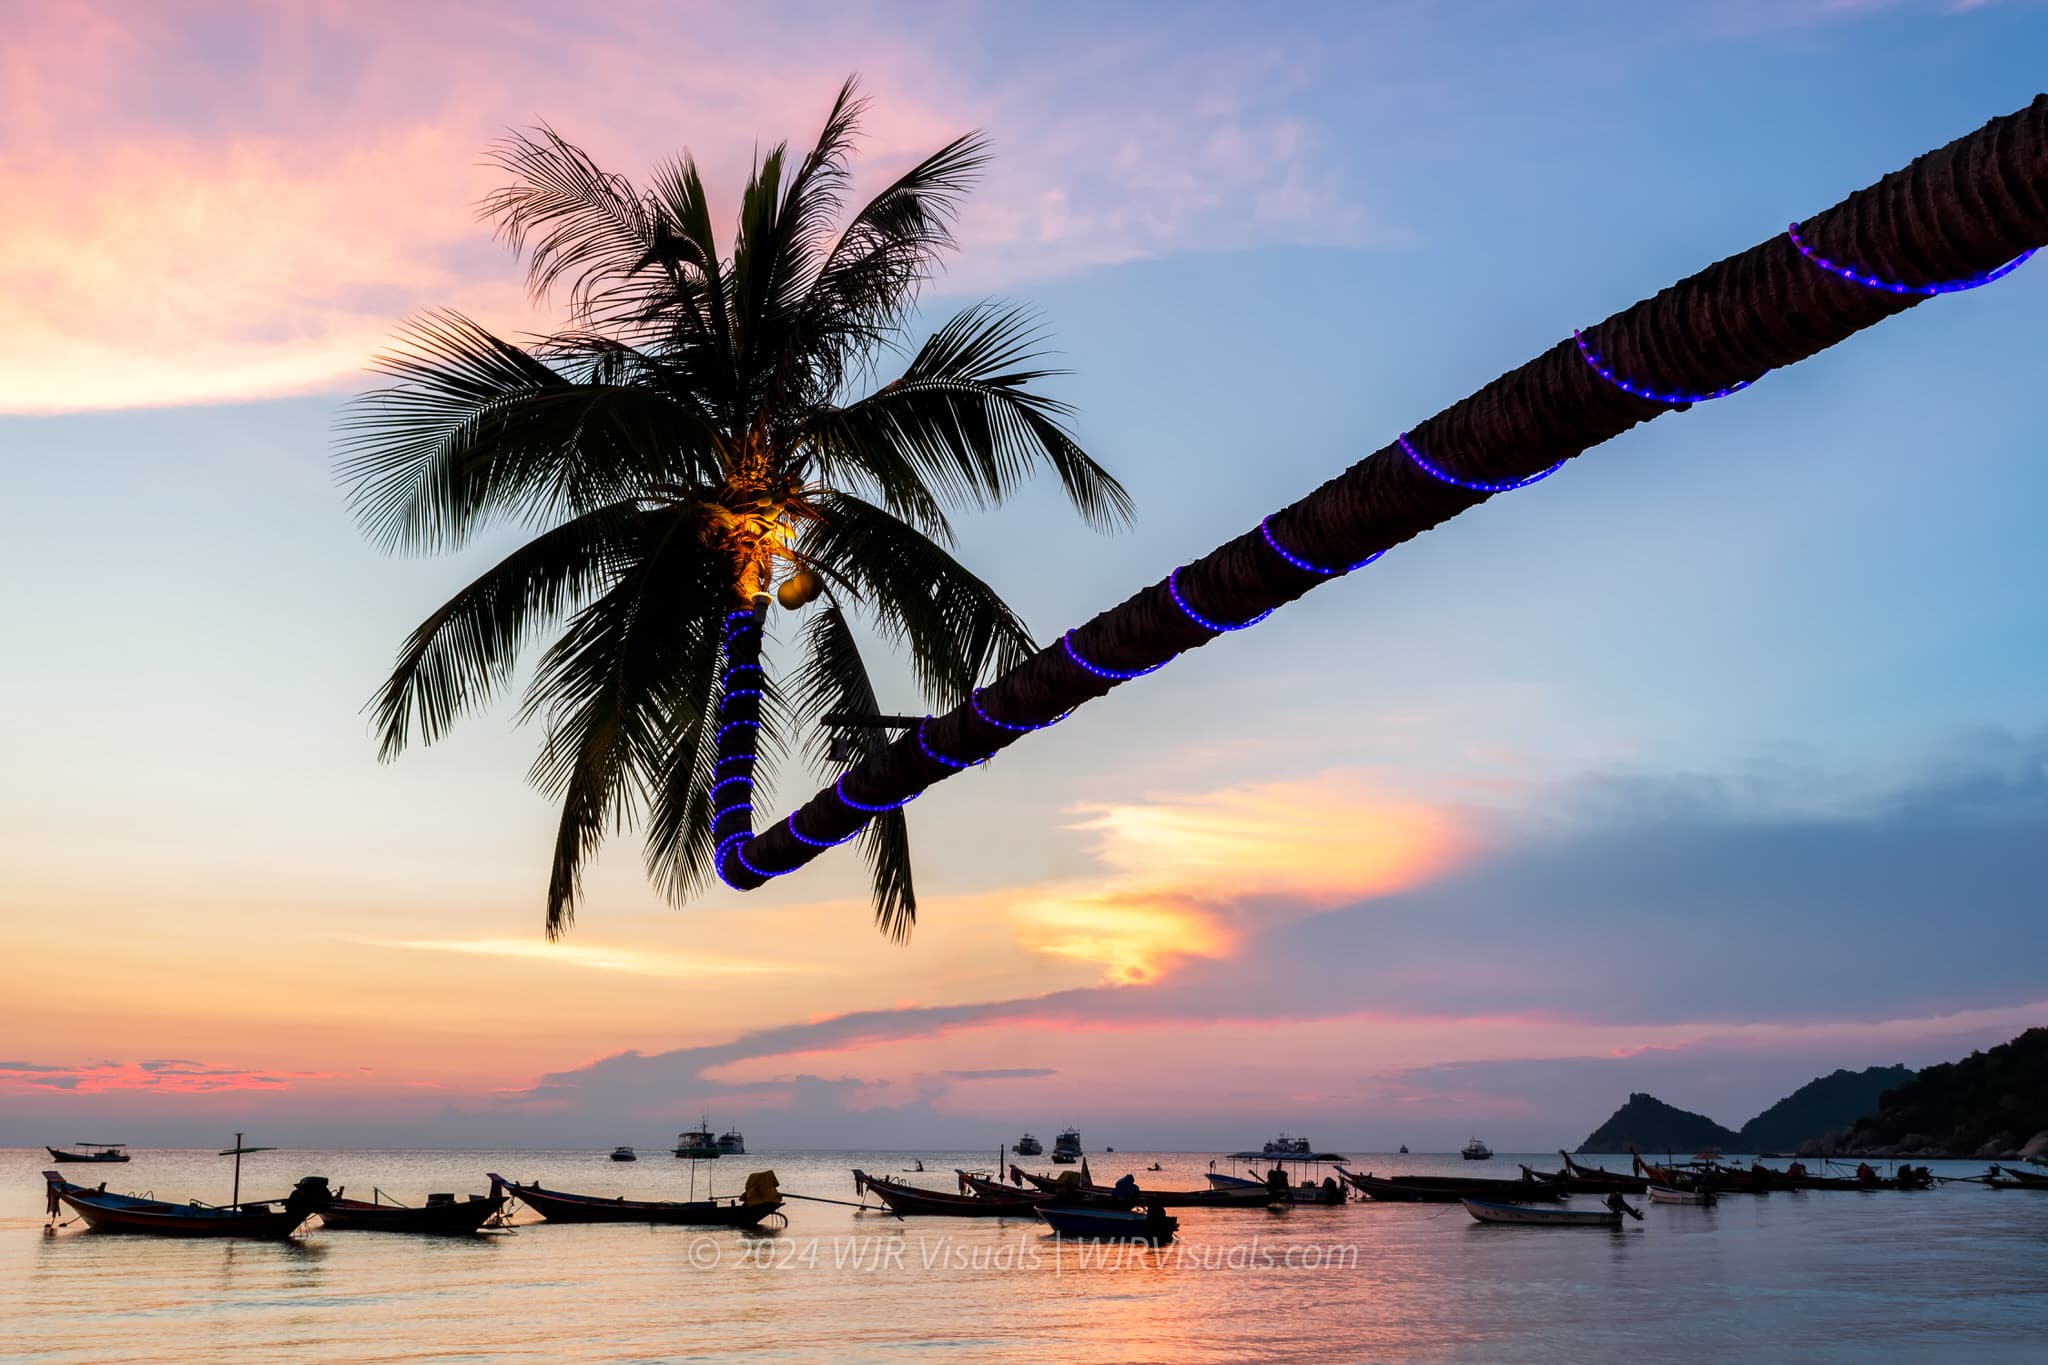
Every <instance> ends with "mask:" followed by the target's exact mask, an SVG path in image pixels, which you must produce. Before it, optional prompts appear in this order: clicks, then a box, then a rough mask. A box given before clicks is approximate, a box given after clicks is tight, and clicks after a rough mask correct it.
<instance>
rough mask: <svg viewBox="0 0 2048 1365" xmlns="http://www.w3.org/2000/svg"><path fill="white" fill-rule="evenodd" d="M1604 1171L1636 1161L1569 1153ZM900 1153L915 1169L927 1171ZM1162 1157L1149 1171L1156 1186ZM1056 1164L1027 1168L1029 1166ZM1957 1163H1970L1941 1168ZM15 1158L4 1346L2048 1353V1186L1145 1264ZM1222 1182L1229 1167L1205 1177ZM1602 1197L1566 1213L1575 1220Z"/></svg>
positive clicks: (1281, 1228)
mask: <svg viewBox="0 0 2048 1365" xmlns="http://www.w3.org/2000/svg"><path fill="white" fill-rule="evenodd" d="M996 1159H997V1154H996V1153H995V1152H994V1151H989V1152H916V1153H904V1152H766V1151H764V1152H760V1153H757V1154H753V1155H748V1156H741V1157H727V1158H724V1159H722V1160H720V1161H716V1162H704V1163H701V1164H697V1163H691V1162H687V1161H678V1160H675V1159H674V1158H672V1157H670V1156H669V1155H668V1154H667V1152H666V1151H662V1150H658V1149H657V1150H653V1151H648V1152H644V1153H643V1154H642V1157H641V1159H640V1160H639V1161H638V1162H636V1163H632V1164H624V1163H617V1162H613V1161H611V1160H609V1159H608V1157H607V1154H606V1153H605V1152H602V1151H544V1152H542V1151H524V1152H511V1151H505V1152H492V1151H318V1150H305V1149H301V1150H285V1151H275V1152H267V1153H263V1154H260V1155H255V1156H251V1157H249V1158H247V1159H246V1164H245V1166H244V1168H243V1175H242V1184H243V1192H244V1194H245V1195H247V1196H249V1197H258V1196H269V1195H275V1196H282V1195H283V1194H284V1193H285V1192H286V1191H287V1190H288V1189H289V1188H290V1186H291V1185H292V1183H293V1181H294V1180H295V1179H297V1178H298V1177H299V1176H300V1175H305V1174H317V1175H324V1176H326V1177H328V1179H329V1180H330V1181H331V1182H332V1183H333V1184H334V1185H337V1186H345V1187H346V1188H347V1190H348V1192H349V1194H350V1195H352V1196H354V1197H368V1195H369V1194H370V1192H371V1190H372V1189H373V1188H375V1189H378V1190H381V1191H383V1192H384V1193H385V1194H386V1195H390V1196H395V1197H397V1198H399V1199H401V1200H403V1201H405V1202H408V1203H417V1202H421V1201H422V1200H423V1199H424V1197H425V1195H426V1194H427V1193H429V1192H430V1191H448V1192H452V1193H455V1194H456V1195H458V1196H461V1195H465V1194H469V1193H482V1192H484V1190H485V1189H486V1188H487V1187H488V1181H487V1179H486V1173H487V1172H490V1171H497V1172H500V1173H502V1174H503V1175H505V1176H506V1177H508V1178H510V1179H515V1180H519V1181H522V1182H532V1181H538V1182H540V1183H541V1184H543V1185H546V1186H548V1187H550V1188H556V1189H562V1190H568V1191H573V1192H578V1193H590V1194H597V1195H603V1196H612V1195H624V1196H628V1197H634V1198H668V1199H674V1198H688V1197H699V1198H701V1197H703V1195H704V1194H705V1192H706V1191H707V1189H709V1190H710V1192H712V1193H715V1194H720V1195H723V1194H733V1193H737V1192H738V1190H739V1188H740V1186H741V1185H742V1184H743V1183H744V1180H745V1177H746V1175H747V1173H749V1172H752V1171H756V1170H773V1171H774V1172H775V1174H776V1176H777V1178H778V1180H779V1181H780V1183H781V1186H782V1188H783V1190H784V1191H785V1192H786V1193H793V1194H805V1195H812V1196H816V1197H818V1198H821V1199H835V1200H843V1201H848V1202H855V1201H857V1200H858V1196H857V1195H856V1194H855V1192H854V1187H853V1177H852V1174H851V1172H852V1170H853V1168H855V1167H859V1168H861V1169H864V1170H866V1171H868V1172H870V1173H872V1174H878V1175H879V1174H887V1175H890V1176H893V1177H896V1178H899V1179H903V1180H906V1181H910V1182H913V1183H918V1184H923V1185H926V1186H929V1187H931V1188H933V1189H944V1190H952V1189H954V1188H956V1182H955V1176H954V1171H955V1169H956V1168H960V1167H966V1168H969V1169H982V1170H986V1169H989V1168H991V1167H992V1166H994V1164H995V1162H996ZM1212 1160H1215V1158H1213V1157H1212V1156H1210V1155H1209V1154H1206V1153H1204V1154H1187V1153H1172V1152H1158V1153H1153V1152H1118V1153H1114V1154H1111V1153H1091V1154H1090V1155H1089V1168H1090V1173H1091V1175H1092V1176H1093V1177H1094V1178H1095V1179H1096V1180H1097V1181H1100V1182H1102V1183H1109V1182H1110V1181H1112V1180H1113V1179H1114V1178H1115V1177H1117V1176H1119V1175H1122V1174H1123V1173H1124V1172H1126V1171H1131V1172H1135V1173H1137V1174H1138V1176H1139V1179H1140V1181H1141V1183H1145V1184H1150V1185H1153V1186H1154V1187H1155V1188H1161V1189H1170V1188H1199V1187H1201V1186H1202V1185H1203V1183H1204V1182H1203V1179H1202V1177H1203V1176H1204V1174H1205V1173H1206V1172H1207V1171H1208V1170H1209V1169H1211V1167H1210V1162H1211V1161H1212ZM1587 1160H1589V1161H1595V1162H1598V1163H1599V1164H1603V1165H1606V1166H1607V1167H1609V1168H1610V1169H1625V1168H1626V1167H1627V1162H1628V1159H1627V1157H1625V1156H1623V1157H1619V1158H1616V1157H1608V1158H1587ZM1520 1161H1527V1162H1529V1163H1530V1164H1531V1165H1534V1166H1538V1167H1541V1168H1544V1169H1554V1168H1555V1166H1556V1164H1557V1163H1556V1154H1555V1153H1552V1154H1550V1155H1549V1157H1548V1158H1544V1157H1541V1156H1515V1155H1508V1154H1502V1155H1497V1156H1496V1157H1495V1158H1494V1159H1493V1160H1492V1161H1489V1162H1486V1163H1484V1164H1481V1163H1477V1162H1464V1161H1461V1160H1459V1158H1458V1157H1457V1156H1456V1155H1455V1154H1450V1155H1444V1156H1427V1155H1414V1156H1405V1155H1404V1156H1389V1155H1384V1154H1362V1155H1358V1156H1356V1157H1355V1158H1354V1160H1353V1161H1352V1162H1351V1165H1352V1167H1353V1169H1356V1170H1361V1171H1371V1172H1374V1173H1376V1174H1380V1175H1395V1174H1426V1173H1432V1172H1435V1173H1442V1174H1451V1175H1459V1176H1471V1175H1490V1176H1500V1177H1513V1176H1515V1175H1517V1174H1518V1172H1517V1170H1516V1166H1517V1163H1518V1162H1520ZM920 1162H921V1163H922V1165H923V1167H924V1170H923V1172H922V1173H919V1172H918V1171H916V1169H915V1167H916V1166H917V1165H918V1164H919V1163H920ZM1154 1162H1156V1163H1158V1165H1159V1166H1160V1167H1161V1168H1162V1169H1161V1170H1160V1171H1157V1172H1153V1171H1148V1170H1146V1169H1145V1168H1146V1167H1148V1166H1150V1165H1151V1164H1153V1163H1154ZM1024 1164H1026V1165H1027V1166H1029V1167H1031V1168H1033V1169H1039V1170H1050V1169H1052V1168H1050V1167H1048V1166H1046V1165H1045V1164H1044V1163H1043V1161H1042V1159H1033V1160H1030V1161H1027V1162H1026V1163H1024ZM1929 1164H1931V1165H1932V1166H1933V1167H1934V1169H1935V1171H1936V1172H1937V1173H1938V1174H1944V1175H1957V1176H1962V1175H1976V1174H1981V1173H1982V1171H1983V1163H1962V1162H1933V1163H1929ZM50 1165H51V1163H50V1162H49V1161H48V1160H47V1158H46V1156H45V1154H44V1153H43V1152H41V1151H39V1150H36V1149H26V1148H17V1149H0V1361H7V1362H15V1361H33V1362H38V1365H42V1363H43V1362H81V1363H82V1362H110V1361H139V1362H144V1361H146V1362H152V1365H173V1363H175V1362H208V1363H209V1365H211V1363H212V1362H226V1361H232V1362H248V1363H252V1365H269V1363H270V1362H278V1363H279V1365H284V1363H287V1362H301V1361H348V1362H377V1361H450V1362H456V1361H460V1362H478V1363H479V1365H481V1363H484V1362H490V1363H493V1365H494V1363H495V1362H514V1361H517V1362H543V1361H544V1362H557V1361H633V1362H641V1361H645V1362H654V1361H664V1362H666V1361H722V1360H747V1361H757V1360H758V1361H804V1362H812V1361H815V1362H859V1361H927V1362H940V1361H945V1362H950V1361H974V1362H984V1361H987V1362H1008V1361H1016V1362H1028V1363H1029V1365H1049V1362H1061V1365H1071V1363H1072V1362H1087V1361H1116V1362H1125V1361H1173V1362H1191V1361H1192V1362H1205V1361H1233V1362H1234V1361H1326V1360H1327V1361H1507V1362H1549V1361H1557V1362H1566V1361H1569V1362H1589V1361H1627V1362H1665V1361H1669V1362H1695V1361H1697V1362H1725V1361H1770V1362H1789V1361H1840V1362H1852V1361H1853V1362H1869V1361H1894V1360H1896V1361H1914V1362H1918V1361H1941V1362H1958V1361H1997V1362H2013V1361H2029V1360H2048V1192H2043V1193H2031V1192H2026V1191H2017V1190H1993V1189H1989V1188H1986V1187H1984V1186H1982V1185H1969V1184H1952V1185H1946V1186H1942V1187H1939V1188H1937V1189H1934V1190H1930V1191H1924V1192H1910V1193H1906V1192H1853V1193H1832V1192H1829V1193H1820V1192H1816V1193H1805V1194H1771V1195H1767V1196H1763V1197H1754V1196H1741V1195H1730V1196H1726V1197H1724V1198H1723V1199H1722V1201H1721V1203H1720V1204H1719V1205H1717V1206H1715V1207H1712V1208H1691V1207H1674V1206H1668V1205H1661V1204H1649V1203H1647V1202H1644V1201H1637V1202H1638V1203H1639V1204H1641V1206H1642V1208H1643V1213H1644V1217H1643V1221H1641V1222H1640V1223H1636V1222H1629V1223H1627V1224H1625V1225H1624V1226H1623V1227H1622V1228H1620V1229H1619V1230H1608V1229H1602V1228H1515V1227H1496V1226H1481V1225H1479V1224H1477V1223H1475V1222H1474V1221H1473V1220H1472V1219H1471V1218H1470V1217H1469V1216H1468V1215H1467V1214H1466V1213H1465V1211H1464V1209H1463V1208H1462V1207H1460V1206H1458V1205H1455V1204H1453V1205H1448V1206H1446V1205H1428V1204H1381V1203H1372V1202H1353V1203H1348V1204H1345V1205H1342V1206H1338V1207H1315V1206H1308V1205H1300V1206H1296V1207H1293V1208H1289V1209H1286V1210H1284V1211H1278V1212H1273V1211H1267V1210H1263V1209H1259V1210H1204V1209H1184V1210H1178V1211H1177V1213H1178V1215H1179V1217H1180V1219H1181V1235H1180V1238H1179V1240H1178V1241H1177V1242H1176V1243H1174V1244H1173V1245H1171V1246H1168V1247H1164V1248H1160V1249H1156V1250H1154V1249H1149V1248H1139V1247H1132V1246H1116V1245H1107V1244H1089V1243H1076V1242H1071V1241H1066V1242H1062V1241H1059V1240H1057V1239H1055V1238H1053V1237H1052V1236H1050V1235H1049V1233H1048V1232H1047V1230H1046V1229H1045V1228H1044V1226H1043V1225H1042V1224H1039V1223H1037V1222H1035V1221H1032V1220H1027V1219H1015V1220H1012V1219H1003V1220H984V1219H951V1218H912V1219H897V1218H895V1217H892V1216H890V1215H888V1214H886V1213H876V1212H864V1211H861V1210H859V1209H855V1208H848V1207H844V1206H843V1205H839V1204H828V1203H813V1202H804V1201H799V1200H791V1201H789V1203H788V1204H787V1205H786V1207H785V1212H786V1215H787V1217H786V1220H779V1219H771V1220H770V1224H769V1226H768V1227H766V1228H764V1229H763V1230H761V1231H759V1232H736V1231H717V1230H695V1229H690V1228H678V1227H644V1226H619V1225H585V1226H569V1225H550V1224H547V1223H543V1222H540V1221H539V1220H538V1219H536V1218H535V1216H534V1215H533V1214H532V1213H531V1212H530V1211H524V1210H522V1211H520V1212H519V1214H518V1215H517V1216H516V1217H515V1218H514V1220H513V1223H512V1226H511V1227H510V1228H509V1229H507V1230H504V1231H498V1232H490V1233H486V1234H483V1235H479V1236H476V1237H471V1238H462V1239H455V1240H449V1239H433V1238H420V1237H405V1236H396V1235H390V1234H379V1233H365V1232H340V1231H333V1230H328V1229H323V1228H321V1227H320V1226H319V1224H318V1222H317V1221H315V1222H312V1223H310V1224H309V1225H308V1226H307V1228H306V1229H305V1230H303V1231H302V1233H301V1234H300V1236H299V1237H297V1238H295V1239H294V1240H291V1241H288V1242H282V1243H264V1242H237V1241H177V1240H163V1239H157V1238H148V1237H123V1236H115V1235H108V1234H104V1233H93V1232H90V1231H87V1230H85V1229H84V1227H83V1226H82V1225H79V1224H75V1223H69V1224H65V1225H62V1226H58V1227H55V1228H51V1227H50V1226H48V1224H49V1220H48V1219H47V1218H46V1216H45V1213H44V1195H43V1184H42V1179H41V1176H40V1174H39V1173H40V1172H41V1171H42V1170H43V1169H44V1168H46V1167H48V1166H50ZM1216 1169H1218V1170H1228V1169H1231V1164H1230V1163H1229V1162H1227V1161H1224V1162H1221V1163H1219V1164H1218V1165H1217V1166H1216ZM66 1171H67V1174H69V1175H70V1176H71V1178H73V1179H74V1180H77V1181H78V1182H79V1183H97V1182H98V1181H100V1180H101V1179H102V1178H104V1179H105V1180H106V1181H107V1184H108V1187H109V1188H110V1189H113V1190H118V1191H122V1192H130V1193H138V1194H141V1193H151V1194H154V1195H155V1196H156V1197H159V1198H171V1199H178V1200H183V1199H188V1198H198V1199H202V1200H206V1201H208V1202H225V1201H226V1200H227V1198H228V1194H229V1182H230V1179H231V1176H232V1171H231V1163H230V1162H229V1161H228V1160H227V1159H224V1158H221V1157H218V1156H215V1155H214V1154H213V1153H211V1152H197V1151H157V1150H148V1149H139V1150H137V1152H136V1153H135V1159H134V1160H133V1161H132V1162H131V1163H130V1164H128V1165H126V1166H97V1167H95V1166H71V1167H68V1168H66ZM1594 1202H1596V1201H1595V1200H1594V1199H1592V1198H1590V1197H1586V1196H1581V1197H1579V1198H1578V1199H1576V1200H1574V1201H1573V1203H1574V1204H1576V1205H1582V1206H1590V1205H1591V1204H1593V1203H1594Z"/></svg>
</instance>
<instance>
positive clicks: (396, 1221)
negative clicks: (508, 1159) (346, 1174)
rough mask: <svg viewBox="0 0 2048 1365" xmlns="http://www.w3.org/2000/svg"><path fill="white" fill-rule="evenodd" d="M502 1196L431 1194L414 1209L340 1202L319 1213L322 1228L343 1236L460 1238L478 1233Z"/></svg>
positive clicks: (358, 1201) (336, 1200)
mask: <svg viewBox="0 0 2048 1365" xmlns="http://www.w3.org/2000/svg"><path fill="white" fill-rule="evenodd" d="M504 1207H505V1196H504V1195H503V1194H501V1193H499V1192H498V1191H496V1190H493V1191H492V1192H491V1193H490V1194H487V1195H485V1194H473V1195H471V1196H470V1197H469V1198H467V1199H464V1200H459V1201H458V1200H457V1199H456V1198H455V1196H454V1195H452V1194H430V1195H428V1196H427V1202H426V1203H425V1204H422V1205H420V1206H419V1207H417V1208H412V1207H409V1206H407V1205H404V1204H386V1203H383V1202H381V1201H379V1200H376V1199H369V1200H364V1199H343V1198H342V1197H341V1196H340V1195H339V1194H337V1195H335V1197H334V1202H333V1203H332V1204H330V1205H328V1206H327V1207H326V1208H324V1209H322V1210H321V1211H320V1222H321V1224H322V1225H323V1226H325V1227H330V1228H337V1229H340V1230H342V1231H344V1232H416V1233H424V1234H430V1235H438V1236H450V1237H453V1236H463V1235H466V1234H468V1233H472V1232H477V1231H480V1230H481V1229H482V1228H483V1225H484V1224H485V1223H488V1222H489V1221H490V1220H491V1218H492V1217H493V1215H495V1214H496V1213H497V1212H498V1210H500V1209H502V1208H504Z"/></svg>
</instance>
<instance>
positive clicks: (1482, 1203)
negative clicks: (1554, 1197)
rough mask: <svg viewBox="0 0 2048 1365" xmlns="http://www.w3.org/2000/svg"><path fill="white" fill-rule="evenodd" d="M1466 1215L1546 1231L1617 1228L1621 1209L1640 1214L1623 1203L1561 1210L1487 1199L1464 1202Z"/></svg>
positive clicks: (1619, 1222) (1635, 1215)
mask: <svg viewBox="0 0 2048 1365" xmlns="http://www.w3.org/2000/svg"><path fill="white" fill-rule="evenodd" d="M1459 1202H1460V1203H1462V1204H1464V1206H1465V1212H1467V1213H1469V1214H1471V1215H1472V1216H1473V1217H1474V1218H1476V1219H1478V1220H1479V1221H1480V1222H1482V1223H1513V1224H1516V1225H1518V1226H1526V1227H1545V1228H1618V1227H1620V1226H1621V1216H1622V1213H1623V1211H1624V1210H1626V1211H1627V1212H1628V1213H1629V1214H1631V1215H1633V1216H1634V1217H1637V1218H1641V1217H1642V1216H1643V1215H1642V1214H1640V1213H1637V1212H1636V1211H1635V1210H1634V1209H1630V1208H1628V1206H1627V1205H1626V1204H1623V1205H1622V1206H1621V1208H1604V1209H1560V1208H1556V1207H1551V1208H1540V1207H1534V1206H1531V1205H1528V1204H1496V1203H1493V1202H1492V1201H1491V1200H1487V1199H1464V1200H1460V1201H1459Z"/></svg>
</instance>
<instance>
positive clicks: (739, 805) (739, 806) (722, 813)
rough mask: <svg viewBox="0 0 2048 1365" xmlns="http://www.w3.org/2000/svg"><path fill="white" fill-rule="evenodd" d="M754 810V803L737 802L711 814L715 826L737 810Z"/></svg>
mask: <svg viewBox="0 0 2048 1365" xmlns="http://www.w3.org/2000/svg"><path fill="white" fill-rule="evenodd" d="M753 808H754V803H753V802H751V801H735V802H733V803H732V804H731V805H730V806H723V807H720V808H719V809H718V810H715V811H713V812H711V823H712V824H714V825H715V824H717V823H718V822H719V821H720V820H723V819H724V818H725V817H726V816H728V815H731V814H732V813H733V812H734V811H736V810H752V809H753Z"/></svg>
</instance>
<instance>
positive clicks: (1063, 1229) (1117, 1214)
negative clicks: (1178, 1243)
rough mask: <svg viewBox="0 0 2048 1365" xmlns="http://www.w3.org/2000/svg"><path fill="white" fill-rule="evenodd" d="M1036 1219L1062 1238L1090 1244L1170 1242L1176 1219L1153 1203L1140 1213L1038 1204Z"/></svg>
mask: <svg viewBox="0 0 2048 1365" xmlns="http://www.w3.org/2000/svg"><path fill="white" fill-rule="evenodd" d="M1038 1216H1039V1217H1040V1218H1042V1219H1044V1220H1045V1221H1046V1223H1047V1224H1048V1225H1049V1226H1050V1227H1051V1228H1052V1230H1053V1231H1054V1232H1056V1233H1058V1234H1059V1235H1060V1236H1062V1237H1073V1238H1078V1239H1081V1240H1084V1241H1091V1242H1150V1243H1152V1244H1153V1245H1154V1246H1157V1245H1158V1244H1160V1243H1161V1242H1170V1241H1172V1240H1173V1238H1174V1234H1175V1233H1177V1232H1179V1231H1180V1220H1179V1219H1178V1218H1175V1217H1173V1216H1172V1215H1171V1214H1169V1213H1167V1212H1166V1210H1165V1208H1163V1207H1162V1206H1161V1205H1159V1204H1157V1203H1155V1204H1153V1205H1152V1206H1151V1207H1150V1208H1147V1209H1143V1210H1133V1209H1075V1208H1060V1207H1058V1206H1056V1205H1041V1206H1040V1207H1039V1210H1038Z"/></svg>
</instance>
